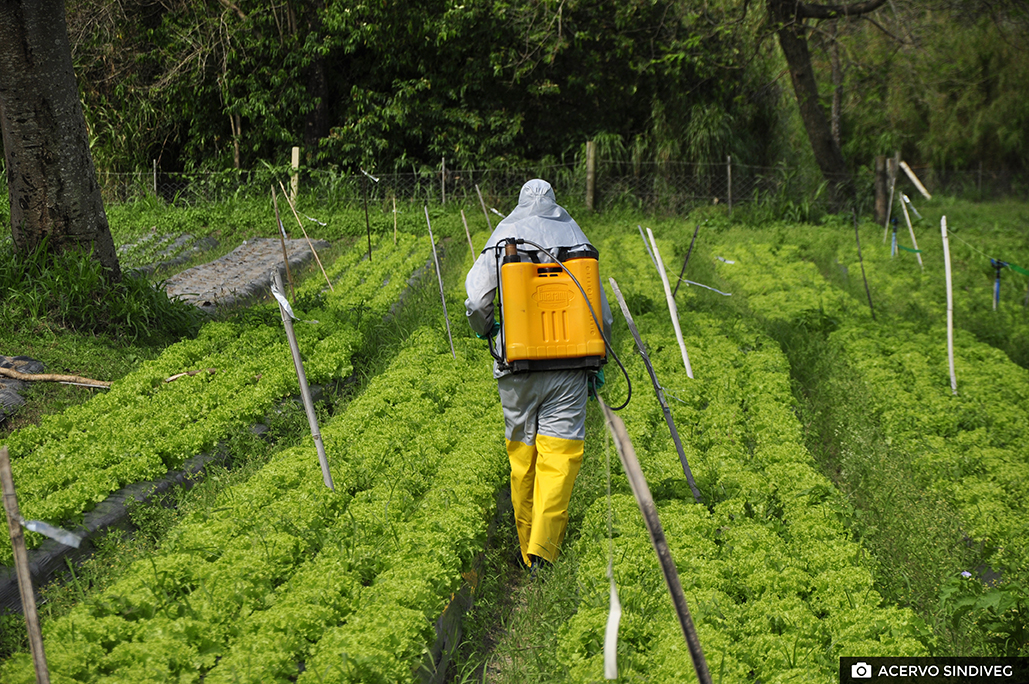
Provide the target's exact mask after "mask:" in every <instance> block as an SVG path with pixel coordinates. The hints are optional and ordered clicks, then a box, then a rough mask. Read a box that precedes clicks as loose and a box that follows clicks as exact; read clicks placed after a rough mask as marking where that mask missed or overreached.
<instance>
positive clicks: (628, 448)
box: [597, 397, 711, 684]
mask: <svg viewBox="0 0 1029 684" xmlns="http://www.w3.org/2000/svg"><path fill="white" fill-rule="evenodd" d="M597 402H598V403H599V404H600V408H601V410H602V411H603V412H604V420H605V422H606V423H607V429H608V430H609V431H610V432H611V435H612V436H613V437H614V441H615V447H616V448H617V449H618V457H619V459H620V460H621V461H622V468H623V469H624V470H625V475H626V477H627V478H628V480H629V487H630V488H631V489H632V493H633V496H635V497H636V503H637V505H639V508H640V513H642V514H643V522H644V523H645V524H646V526H647V532H648V533H649V534H650V543H651V544H652V545H653V546H654V552H655V553H656V554H657V560H658V562H659V563H660V565H661V572H662V573H663V574H664V577H665V584H666V586H667V587H668V593H669V594H671V597H672V605H673V606H674V608H675V614H676V616H678V618H679V627H680V628H681V629H682V634H683V637H684V638H685V639H686V646H687V648H688V649H689V651H690V658H692V660H693V669H694V670H695V671H696V673H697V679H698V680H699V681H700V683H701V684H711V673H710V672H709V671H708V667H707V661H706V660H705V659H704V651H703V649H702V648H701V647H700V638H699V637H698V636H697V630H696V628H695V627H694V625H693V618H692V617H691V616H690V609H689V606H688V605H687V604H686V595H685V594H684V593H683V591H682V582H681V581H680V580H679V572H678V570H677V569H676V567H675V561H674V560H673V559H672V553H671V551H670V550H669V549H668V540H667V538H666V537H665V532H664V528H663V527H662V526H661V520H660V519H659V518H658V515H657V506H656V505H655V504H654V497H653V496H651V494H650V487H649V486H648V485H647V480H646V478H645V477H644V476H643V471H642V470H640V464H639V460H637V458H636V450H635V449H634V448H633V446H632V441H630V439H629V435H628V433H627V432H626V430H625V423H623V422H622V419H621V418H619V417H618V416H617V415H615V413H614V411H612V410H611V408H610V407H609V406H608V405H607V404H605V403H604V401H603V399H600V398H599V397H598V399H597Z"/></svg>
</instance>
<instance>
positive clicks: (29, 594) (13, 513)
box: [0, 447, 50, 684]
mask: <svg viewBox="0 0 1029 684" xmlns="http://www.w3.org/2000/svg"><path fill="white" fill-rule="evenodd" d="M0 487H2V489H3V498H4V512H5V513H6V514H7V530H8V532H9V533H10V535H11V548H12V550H13V551H14V569H15V572H16V574H17V576H18V590H19V591H20V592H21V607H22V612H23V613H24V615H25V625H26V627H27V628H28V631H29V649H30V650H31V651H32V664H33V665H35V667H36V684H50V671H49V670H48V669H47V665H46V650H45V649H44V648H43V633H42V632H41V631H40V629H39V614H38V613H37V611H36V594H35V592H34V591H33V590H32V572H31V570H30V569H29V554H28V551H27V550H26V549H25V535H24V533H23V532H22V531H21V512H20V511H19V510H18V494H17V492H16V491H15V489H14V475H13V474H12V472H11V459H10V456H9V454H8V453H7V447H0Z"/></svg>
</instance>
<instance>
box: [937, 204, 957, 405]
mask: <svg viewBox="0 0 1029 684" xmlns="http://www.w3.org/2000/svg"><path fill="white" fill-rule="evenodd" d="M940 233H942V235H943V268H944V274H945V275H946V278H947V360H948V362H949V363H950V393H951V394H953V395H955V396H957V393H958V378H957V375H956V374H955V373H954V293H953V290H952V288H951V276H950V240H949V239H948V238H947V217H946V216H941V217H940Z"/></svg>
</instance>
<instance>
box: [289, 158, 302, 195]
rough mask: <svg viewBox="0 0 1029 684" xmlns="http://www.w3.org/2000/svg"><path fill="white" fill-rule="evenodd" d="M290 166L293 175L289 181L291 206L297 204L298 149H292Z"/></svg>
mask: <svg viewBox="0 0 1029 684" xmlns="http://www.w3.org/2000/svg"><path fill="white" fill-rule="evenodd" d="M291 164H292V166H293V175H292V177H291V178H290V179H289V195H290V197H289V198H290V199H291V200H292V201H293V204H296V203H297V192H298V191H299V190H300V176H299V171H300V148H299V147H294V148H293V154H292V160H291Z"/></svg>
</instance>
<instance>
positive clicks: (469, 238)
mask: <svg viewBox="0 0 1029 684" xmlns="http://www.w3.org/2000/svg"><path fill="white" fill-rule="evenodd" d="M461 223H463V224H464V234H465V237H467V238H468V251H469V252H471V253H472V263H473V264H474V263H475V246H474V245H472V234H471V233H470V232H468V221H467V219H465V217H464V209H462V210H461Z"/></svg>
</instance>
